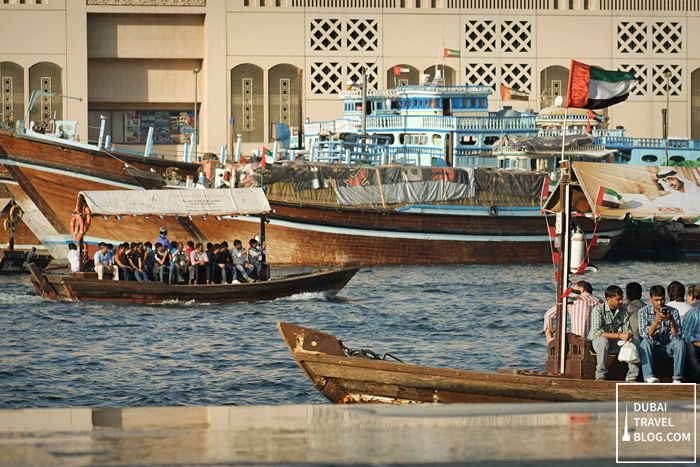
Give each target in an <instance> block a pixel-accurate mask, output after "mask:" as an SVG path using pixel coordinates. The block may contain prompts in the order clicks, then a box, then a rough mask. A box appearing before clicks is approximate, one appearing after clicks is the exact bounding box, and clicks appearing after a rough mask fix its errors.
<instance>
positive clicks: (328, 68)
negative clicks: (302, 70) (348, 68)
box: [310, 62, 343, 94]
mask: <svg viewBox="0 0 700 467" xmlns="http://www.w3.org/2000/svg"><path fill="white" fill-rule="evenodd" d="M310 75H311V93H312V94H338V93H339V92H340V89H341V84H342V82H343V79H342V78H343V68H342V66H341V65H340V63H338V62H315V63H312V64H311V73H310Z"/></svg>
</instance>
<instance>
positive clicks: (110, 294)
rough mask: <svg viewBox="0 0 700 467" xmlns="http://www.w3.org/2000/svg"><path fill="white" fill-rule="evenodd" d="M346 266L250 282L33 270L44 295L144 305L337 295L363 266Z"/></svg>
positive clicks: (54, 298) (34, 281)
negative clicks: (42, 273) (178, 281)
mask: <svg viewBox="0 0 700 467" xmlns="http://www.w3.org/2000/svg"><path fill="white" fill-rule="evenodd" d="M360 267H361V265H357V264H355V265H347V266H344V267H339V268H330V269H324V270H319V271H314V272H312V273H309V274H295V275H289V276H281V277H273V278H271V279H270V280H269V281H264V282H250V283H247V284H220V285H167V284H164V283H160V282H135V281H113V280H102V281H100V280H97V279H88V278H82V277H75V276H68V275H52V274H49V275H48V276H44V277H42V276H38V274H40V273H37V272H35V271H33V272H32V276H33V280H32V283H33V284H34V286H35V287H36V289H37V291H38V292H39V293H40V294H41V295H42V296H43V297H44V298H49V299H53V300H60V301H65V302H75V301H90V300H98V301H119V302H132V303H143V304H157V303H171V302H184V303H229V302H250V301H257V300H274V299H277V298H281V297H289V296H292V295H297V294H301V293H313V292H323V293H326V294H329V295H331V296H332V295H335V294H337V293H338V292H339V291H340V290H341V289H342V288H343V287H344V286H345V285H346V284H347V283H348V282H349V281H350V279H352V278H353V276H354V275H355V273H357V271H358V270H359V269H360Z"/></svg>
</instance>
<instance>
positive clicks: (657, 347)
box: [639, 285, 685, 383]
mask: <svg viewBox="0 0 700 467" xmlns="http://www.w3.org/2000/svg"><path fill="white" fill-rule="evenodd" d="M649 300H650V301H651V305H647V306H645V307H644V308H642V309H640V310H639V335H640V337H641V338H642V343H641V344H640V346H639V359H640V360H641V362H642V373H643V374H644V381H646V382H647V383H658V382H659V378H657V377H656V376H655V375H654V357H667V358H668V357H672V358H673V382H674V383H680V382H681V380H682V379H683V365H684V364H685V342H683V339H682V337H681V336H682V335H683V330H682V328H681V324H680V323H681V317H680V315H679V314H678V310H676V309H675V308H672V307H667V306H664V305H665V304H666V291H665V290H664V288H663V287H662V286H660V285H655V286H653V287H652V288H651V289H649Z"/></svg>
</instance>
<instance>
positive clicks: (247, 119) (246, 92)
mask: <svg viewBox="0 0 700 467" xmlns="http://www.w3.org/2000/svg"><path fill="white" fill-rule="evenodd" d="M242 94H243V96H242V97H243V105H242V107H243V131H253V129H254V126H253V78H243V91H242Z"/></svg>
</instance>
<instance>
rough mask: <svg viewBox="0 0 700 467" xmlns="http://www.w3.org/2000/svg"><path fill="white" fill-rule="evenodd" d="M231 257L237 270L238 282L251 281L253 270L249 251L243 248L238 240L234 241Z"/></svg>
mask: <svg viewBox="0 0 700 467" xmlns="http://www.w3.org/2000/svg"><path fill="white" fill-rule="evenodd" d="M231 256H232V257H233V267H234V268H236V274H237V276H238V281H239V282H244V283H245V282H248V281H250V276H249V274H250V273H251V272H253V268H252V267H250V263H248V259H247V258H248V249H247V248H243V243H242V242H241V241H240V240H238V239H236V240H234V241H233V249H232V250H231Z"/></svg>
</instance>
